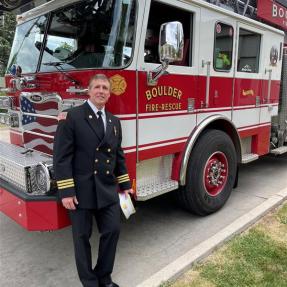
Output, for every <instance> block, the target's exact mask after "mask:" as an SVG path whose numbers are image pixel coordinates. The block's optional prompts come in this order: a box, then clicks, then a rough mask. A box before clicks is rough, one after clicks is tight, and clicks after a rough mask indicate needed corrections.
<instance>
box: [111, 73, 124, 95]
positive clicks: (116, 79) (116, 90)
mask: <svg viewBox="0 0 287 287" xmlns="http://www.w3.org/2000/svg"><path fill="white" fill-rule="evenodd" d="M110 82H111V92H112V93H113V94H115V95H116V96H119V95H122V94H123V93H124V92H125V91H126V89H127V82H126V79H125V78H124V77H122V76H121V75H119V74H116V75H114V76H112V77H110Z"/></svg>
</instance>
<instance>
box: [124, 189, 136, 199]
mask: <svg viewBox="0 0 287 287" xmlns="http://www.w3.org/2000/svg"><path fill="white" fill-rule="evenodd" d="M123 192H124V193H125V195H126V197H128V195H129V194H134V193H135V192H134V190H133V189H132V188H130V189H126V190H124V191H123Z"/></svg>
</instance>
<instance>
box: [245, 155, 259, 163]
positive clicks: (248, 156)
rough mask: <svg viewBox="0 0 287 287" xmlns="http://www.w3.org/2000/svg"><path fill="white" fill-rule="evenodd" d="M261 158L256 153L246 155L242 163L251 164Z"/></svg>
mask: <svg viewBox="0 0 287 287" xmlns="http://www.w3.org/2000/svg"><path fill="white" fill-rule="evenodd" d="M258 158H259V155H258V154H256V153H246V154H244V155H242V161H241V162H242V163H249V162H252V161H254V160H257V159H258Z"/></svg>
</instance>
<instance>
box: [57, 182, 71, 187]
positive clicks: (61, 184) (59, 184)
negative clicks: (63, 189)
mask: <svg viewBox="0 0 287 287" xmlns="http://www.w3.org/2000/svg"><path fill="white" fill-rule="evenodd" d="M67 184H74V182H73V181H69V182H64V183H58V182H57V185H58V186H63V185H67Z"/></svg>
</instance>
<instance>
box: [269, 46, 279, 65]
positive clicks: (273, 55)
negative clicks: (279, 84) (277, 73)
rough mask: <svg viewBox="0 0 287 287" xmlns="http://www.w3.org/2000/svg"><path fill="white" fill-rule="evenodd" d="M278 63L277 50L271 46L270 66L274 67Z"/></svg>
mask: <svg viewBox="0 0 287 287" xmlns="http://www.w3.org/2000/svg"><path fill="white" fill-rule="evenodd" d="M277 61H278V49H277V47H275V46H272V48H271V50H270V65H271V66H276V65H277Z"/></svg>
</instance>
